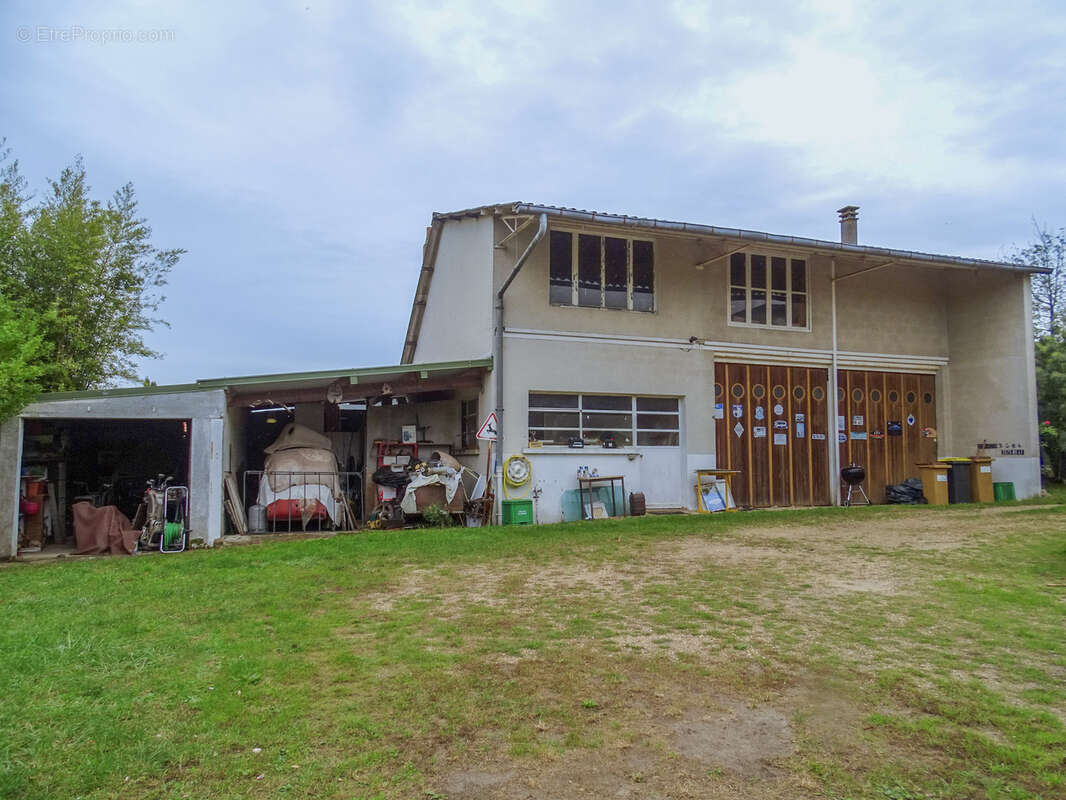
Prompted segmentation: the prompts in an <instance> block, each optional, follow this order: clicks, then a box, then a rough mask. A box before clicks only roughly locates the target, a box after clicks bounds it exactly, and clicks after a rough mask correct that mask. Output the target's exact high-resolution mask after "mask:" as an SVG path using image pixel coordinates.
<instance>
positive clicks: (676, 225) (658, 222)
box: [433, 202, 1050, 273]
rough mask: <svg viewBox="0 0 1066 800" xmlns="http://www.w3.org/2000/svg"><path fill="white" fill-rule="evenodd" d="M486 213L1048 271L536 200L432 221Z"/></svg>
mask: <svg viewBox="0 0 1066 800" xmlns="http://www.w3.org/2000/svg"><path fill="white" fill-rule="evenodd" d="M485 213H511V214H547V215H548V216H550V217H556V218H560V219H568V220H573V221H575V222H585V223H589V224H596V225H611V226H619V227H624V228H640V229H645V230H657V231H663V232H666V233H675V234H676V233H687V234H692V235H694V236H720V237H724V238H729V239H742V240H748V241H754V242H761V243H764V244H776V245H784V246H789V247H803V248H808V249H814V250H827V251H830V252H835V253H846V254H849V255H855V256H877V257H879V258H890V259H892V260H894V261H909V262H914V263H920V264H928V265H930V266H956V267H971V268H985V269H1002V270H1010V271H1013V272H1036V273H1047V272H1050V270H1048V269H1046V268H1044V267H1034V266H1032V265H1028V264H1012V263H1009V262H1005V261H992V260H989V259H983V258H966V257H963V256H950V255H942V254H937V253H923V252H920V251H917V250H900V249H897V248H892V247H872V246H869V245H861V244H843V243H841V242H833V241H829V240H826V239H810V238H807V237H804V236H787V235H783V234H778V233H766V232H764V231H752V230H746V229H744V228H723V227H720V226H718V225H703V224H700V223H695V222H675V221H672V220H665V219H655V218H652V217H634V216H630V215H628V214H614V213H609V212H603V211H588V210H585V209H581V208H568V207H566V206H552V205H541V204H537V203H523V202H516V203H500V204H498V205H491V206H481V207H479V208H468V209H464V210H461V211H451V212H443V213H435V214H434V215H433V218H434V220H437V219H456V218H462V217H466V216H477V215H480V214H485Z"/></svg>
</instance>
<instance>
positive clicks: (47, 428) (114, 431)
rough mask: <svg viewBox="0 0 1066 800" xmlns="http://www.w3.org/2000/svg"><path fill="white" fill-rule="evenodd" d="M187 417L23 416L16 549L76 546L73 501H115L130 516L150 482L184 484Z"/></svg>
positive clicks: (53, 550) (187, 461) (68, 548)
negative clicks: (164, 480) (162, 477)
mask: <svg viewBox="0 0 1066 800" xmlns="http://www.w3.org/2000/svg"><path fill="white" fill-rule="evenodd" d="M189 433H190V420H169V419H168V420H147V419H145V420H137V419H134V420H131V419H27V420H26V421H25V424H24V427H23V440H22V461H21V464H20V472H19V476H20V487H19V488H20V492H19V532H18V537H19V538H18V541H19V551H20V552H22V553H37V552H43V553H46V554H48V555H59V554H61V553H65V552H69V553H73V552H75V549H76V548H75V545H74V532H73V515H72V513H71V507H72V506H73V505H74V503H77V502H80V501H83V500H86V501H89V502H91V503H92V504H93V505H95V506H98V507H102V506H109V505H114V506H117V507H118V509H119V510H120V511H121V512H122V513H123V514H124V515H126V517H127V518H129V519H130V520H132V519H133V518H134V517H135V515H136V513H137V508H138V506H139V505H140V503H141V501H142V498H143V496H144V490H145V484H146V482H147V481H148V480H150V479H154V478H156V477H157V476H158V475H160V474H163V475H166V476H173V478H174V481H173V482H174V484H175V485H187V484H188V479H189V464H190V436H189Z"/></svg>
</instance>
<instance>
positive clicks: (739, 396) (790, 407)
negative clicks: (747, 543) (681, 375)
mask: <svg viewBox="0 0 1066 800" xmlns="http://www.w3.org/2000/svg"><path fill="white" fill-rule="evenodd" d="M714 369H715V371H714V380H715V384H714V394H715V403H716V406H715V411H716V416H717V419H716V420H715V441H716V448H717V463H718V466H719V467H720V468H726V469H735V470H738V471H739V474H738V475H735V476H733V496H734V498H735V499H736V501H737V503H738V504H739V505H741V506H755V507H767V506H812V505H813V506H822V505H829V503H830V494H829V443H830V442H831V441H832V440H833V437H834V434H833V432H832V431H829V430H828V426H829V413H828V410H829V406H828V403H829V398H828V397H827V396H826V395H827V388H826V387H827V384H828V382H829V371H828V370H826V369H814V368H809V367H770V366H766V365H763V364H722V363H718V364H715V368H714Z"/></svg>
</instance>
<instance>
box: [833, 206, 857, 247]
mask: <svg viewBox="0 0 1066 800" xmlns="http://www.w3.org/2000/svg"><path fill="white" fill-rule="evenodd" d="M837 213H838V214H839V215H840V243H841V244H858V243H859V207H858V206H844V207H843V208H838V209H837Z"/></svg>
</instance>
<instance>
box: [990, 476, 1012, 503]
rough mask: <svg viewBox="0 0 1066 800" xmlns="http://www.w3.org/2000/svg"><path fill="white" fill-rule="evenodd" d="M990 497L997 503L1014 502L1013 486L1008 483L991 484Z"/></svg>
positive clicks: (997, 482)
mask: <svg viewBox="0 0 1066 800" xmlns="http://www.w3.org/2000/svg"><path fill="white" fill-rule="evenodd" d="M992 496H993V497H995V498H996V502H997V503H1002V502H1003V501H1005V500H1014V499H1015V498H1014V484H1013V483H1010V482H1009V481H996V482H995V483H993V484H992Z"/></svg>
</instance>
